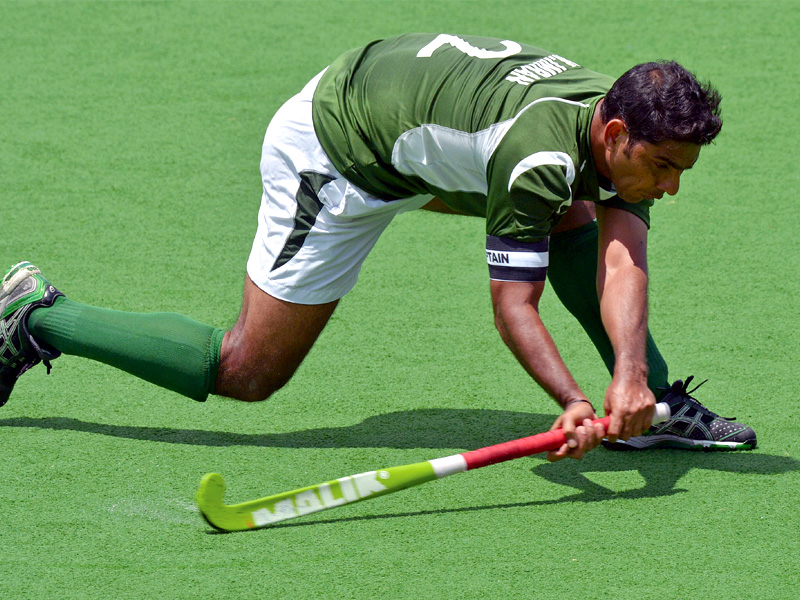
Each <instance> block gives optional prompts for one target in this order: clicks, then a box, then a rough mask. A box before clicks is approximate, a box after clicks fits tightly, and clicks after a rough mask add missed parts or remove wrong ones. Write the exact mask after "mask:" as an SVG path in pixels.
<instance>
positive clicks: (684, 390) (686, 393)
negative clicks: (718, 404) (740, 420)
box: [658, 375, 736, 421]
mask: <svg viewBox="0 0 800 600" xmlns="http://www.w3.org/2000/svg"><path fill="white" fill-rule="evenodd" d="M692 379H694V375H689V377H687V378H686V381H685V382H683V384H682V385H681V386H680V387H679V388H678V389H677V390H675V389H673V387H674V386H669V387H660V388H658V389H659V390H663V391H665V392H672V393H675V394H678V395H680V396H683V397H684V398H688V399H689V400H691V401H692V402H694V403H696V404H697V405H699V406H700V407H701V408H703V410H705V411H706V412H708V413H709V414H712V415H714V416H715V417H719V418H720V419H725V420H726V421H735V420H736V417H720V416H719V415H718V414H717V413H715V412H714V411H712V410H709V408H708V407H707V406H706V405H705V404H703V403H702V402H700V400H698V399H697V398H695V397H694V396H692V394H694V393H695V392H696V391H697V388H699V387H700V386H701V385H703V384H704V383H706V382H707V381H708V379H704V380H703V381H701V382H700V383H698V384H697V385H696V386H695V387H693V388H692V389H691V390H690V389H689V384H690V383H691V382H692Z"/></svg>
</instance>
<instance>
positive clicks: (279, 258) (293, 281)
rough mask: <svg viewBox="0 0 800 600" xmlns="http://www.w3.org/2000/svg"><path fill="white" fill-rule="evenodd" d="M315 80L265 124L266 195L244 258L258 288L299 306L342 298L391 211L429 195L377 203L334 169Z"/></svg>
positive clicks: (263, 175)
mask: <svg viewBox="0 0 800 600" xmlns="http://www.w3.org/2000/svg"><path fill="white" fill-rule="evenodd" d="M323 73H324V71H323ZM320 77H322V73H320V74H319V75H317V76H316V77H315V78H314V79H312V80H311V81H310V82H309V83H308V84H307V85H306V87H305V88H303V91H302V92H300V93H299V94H298V95H296V96H294V97H293V98H292V99H290V100H289V101H288V102H286V104H284V105H283V106H282V107H281V108H280V109H279V110H278V112H277V113H275V116H274V117H273V118H272V121H271V122H270V124H269V127H267V133H266V136H265V137H264V146H263V149H262V154H261V179H262V182H263V185H264V194H263V196H262V199H261V209H260V210H259V213H258V231H257V232H256V237H255V240H254V241H253V248H252V250H251V252H250V258H249V259H248V261H247V274H248V275H249V276H250V279H252V280H253V282H254V283H255V284H256V285H257V286H258V287H259V288H261V289H262V290H264V291H265V292H267V293H268V294H270V295H271V296H274V297H276V298H279V299H281V300H286V301H289V302H294V303H297V304H323V303H325V302H331V301H333V300H338V299H339V298H341V297H342V296H344V295H345V294H346V293H347V292H349V291H350V290H351V289H353V286H354V285H355V284H356V281H357V279H358V273H359V271H360V270H361V265H362V263H363V262H364V259H365V258H366V257H367V254H369V252H370V250H372V248H373V246H374V245H375V242H377V241H378V238H379V237H380V235H381V233H383V231H384V230H385V229H386V227H387V226H388V225H389V223H390V222H391V221H392V219H393V218H394V216H395V215H397V214H399V213H401V212H405V211H408V210H414V209H417V208H419V207H421V206H423V205H425V204H426V203H427V202H428V201H430V197H429V196H427V197H426V196H415V197H413V198H408V199H403V200H394V201H391V202H387V201H384V200H380V199H379V198H377V197H375V196H372V195H371V194H369V193H367V192H365V191H363V190H361V189H359V188H357V187H356V186H354V185H353V184H352V183H350V182H349V181H347V180H346V179H345V178H344V177H343V176H342V175H341V173H339V172H338V171H337V170H336V169H335V168H334V166H333V165H332V164H331V162H330V160H329V159H328V156H327V155H326V154H325V152H324V151H323V149H322V147H321V146H320V144H319V141H318V140H317V136H316V134H315V133H314V126H313V123H312V119H311V98H312V96H313V94H314V90H315V88H316V86H317V83H318V82H319V79H320Z"/></svg>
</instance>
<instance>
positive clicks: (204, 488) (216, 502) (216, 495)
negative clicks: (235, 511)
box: [196, 473, 253, 531]
mask: <svg viewBox="0 0 800 600" xmlns="http://www.w3.org/2000/svg"><path fill="white" fill-rule="evenodd" d="M224 494H225V480H224V479H223V478H222V475H220V474H219V473H207V474H206V475H204V476H203V478H202V479H201V480H200V487H198V488H197V495H196V499H197V506H198V507H199V508H200V514H201V515H202V516H203V518H204V519H205V520H206V523H208V524H209V525H211V526H212V527H213V528H214V529H218V530H219V531H235V530H237V529H241V527H240V526H237V525H240V523H239V522H240V521H241V517H240V516H239V515H232V514H231V511H230V510H228V507H227V506H225V503H224V502H223V501H222V497H223V496H224ZM232 521H233V522H232ZM250 527H253V525H250Z"/></svg>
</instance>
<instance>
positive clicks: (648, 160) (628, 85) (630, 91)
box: [598, 61, 722, 202]
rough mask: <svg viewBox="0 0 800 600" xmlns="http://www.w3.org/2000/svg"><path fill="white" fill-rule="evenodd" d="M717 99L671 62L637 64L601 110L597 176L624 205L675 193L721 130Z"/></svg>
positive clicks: (718, 98) (718, 101)
mask: <svg viewBox="0 0 800 600" xmlns="http://www.w3.org/2000/svg"><path fill="white" fill-rule="evenodd" d="M720 101H721V97H720V95H719V93H718V92H717V91H716V90H715V89H714V88H713V87H712V86H711V85H710V84H702V83H700V82H699V81H697V79H696V78H695V77H694V75H692V73H690V72H689V71H687V70H686V69H684V68H683V67H682V66H680V65H679V64H678V63H676V62H671V61H670V62H668V61H662V62H651V63H644V64H641V65H637V66H635V67H633V68H632V69H630V70H629V71H628V72H626V73H625V74H624V75H622V77H620V78H619V79H618V80H617V81H616V82H615V83H614V85H613V86H612V87H611V89H610V90H609V92H608V94H607V95H606V97H605V99H604V100H603V102H602V104H601V105H600V107H599V108H600V110H599V113H600V115H599V116H600V122H601V125H602V131H598V134H600V135H601V136H602V138H603V139H602V143H603V146H604V157H603V158H604V161H603V163H604V164H603V165H602V166H603V168H602V169H601V172H603V171H605V172H604V173H603V174H604V175H606V176H607V177H609V178H610V179H611V181H612V182H613V183H614V186H615V187H616V189H617V192H618V194H619V196H620V197H621V198H622V199H623V200H625V201H627V202H639V201H641V200H644V199H652V198H660V197H661V196H663V195H664V193H667V194H670V195H673V194H676V193H677V191H678V187H679V180H680V176H681V174H682V173H683V171H685V170H686V169H690V168H691V167H692V165H693V164H694V163H695V162H696V161H697V158H698V156H699V154H700V148H701V147H702V146H705V145H707V144H710V143H711V142H712V141H713V140H714V138H715V137H716V136H717V134H718V133H719V132H720V129H721V128H722V119H721V118H720V109H719V105H720Z"/></svg>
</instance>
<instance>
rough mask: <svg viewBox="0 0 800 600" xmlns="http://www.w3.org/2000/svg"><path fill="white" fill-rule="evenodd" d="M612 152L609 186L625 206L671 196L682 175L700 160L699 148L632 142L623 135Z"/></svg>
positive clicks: (695, 145)
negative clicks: (628, 203)
mask: <svg viewBox="0 0 800 600" xmlns="http://www.w3.org/2000/svg"><path fill="white" fill-rule="evenodd" d="M617 141H618V142H619V143H618V144H616V145H615V147H614V148H613V149H611V151H610V153H609V158H608V167H609V171H610V173H611V182H612V183H613V184H614V187H615V188H616V190H617V194H618V195H619V197H620V198H622V199H623V200H624V201H625V202H630V203H636V202H641V201H642V200H651V199H656V200H657V199H659V198H661V197H662V196H663V195H664V194H665V193H666V194H669V195H670V196H674V195H675V194H677V193H678V188H679V187H680V178H681V175H682V174H683V172H684V171H686V170H687V169H691V168H692V166H694V163H695V162H697V158H698V157H699V156H700V146H699V145H697V144H690V143H686V142H671V141H667V142H661V143H658V144H651V143H649V142H644V141H642V142H633V143H631V141H630V138H629V137H628V136H627V134H623V135H622V136H621V137H620V138H619V139H618V140H617Z"/></svg>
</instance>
